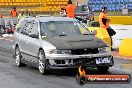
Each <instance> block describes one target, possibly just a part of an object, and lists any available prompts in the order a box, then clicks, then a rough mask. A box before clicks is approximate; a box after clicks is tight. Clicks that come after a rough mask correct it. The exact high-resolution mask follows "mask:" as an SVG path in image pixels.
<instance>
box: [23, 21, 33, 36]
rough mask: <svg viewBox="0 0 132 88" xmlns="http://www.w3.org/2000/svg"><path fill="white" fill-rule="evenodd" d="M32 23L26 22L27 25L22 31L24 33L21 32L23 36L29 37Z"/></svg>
mask: <svg viewBox="0 0 132 88" xmlns="http://www.w3.org/2000/svg"><path fill="white" fill-rule="evenodd" d="M31 26H32V25H31V22H26V23H25V25H24V27H23V29H22V31H21V33H22V34H23V35H27V36H28V35H29V32H30V29H31Z"/></svg>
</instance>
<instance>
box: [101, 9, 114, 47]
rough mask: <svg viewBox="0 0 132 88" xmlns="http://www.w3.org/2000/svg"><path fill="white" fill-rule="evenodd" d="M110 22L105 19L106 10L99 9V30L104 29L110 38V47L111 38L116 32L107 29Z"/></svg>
mask: <svg viewBox="0 0 132 88" xmlns="http://www.w3.org/2000/svg"><path fill="white" fill-rule="evenodd" d="M110 21H111V20H110V19H108V17H107V8H106V7H102V9H101V13H100V15H99V24H100V28H105V29H106V30H107V32H108V34H109V36H110V38H111V45H112V37H111V36H113V35H115V34H116V32H115V31H114V30H113V29H112V28H111V27H109V22H110Z"/></svg>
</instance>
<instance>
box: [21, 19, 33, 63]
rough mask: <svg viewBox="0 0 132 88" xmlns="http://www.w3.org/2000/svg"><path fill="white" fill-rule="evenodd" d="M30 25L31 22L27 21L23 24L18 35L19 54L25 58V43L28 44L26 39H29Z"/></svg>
mask: <svg viewBox="0 0 132 88" xmlns="http://www.w3.org/2000/svg"><path fill="white" fill-rule="evenodd" d="M30 27H31V22H29V21H27V22H26V23H25V24H23V27H22V31H21V35H20V36H19V43H20V47H21V49H20V50H21V54H22V56H23V58H24V59H25V60H26V59H28V49H27V45H28V40H29V32H30V30H29V29H30Z"/></svg>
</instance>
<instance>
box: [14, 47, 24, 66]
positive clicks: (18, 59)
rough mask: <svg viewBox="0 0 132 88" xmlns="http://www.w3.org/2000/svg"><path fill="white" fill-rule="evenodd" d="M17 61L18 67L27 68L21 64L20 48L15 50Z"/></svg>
mask: <svg viewBox="0 0 132 88" xmlns="http://www.w3.org/2000/svg"><path fill="white" fill-rule="evenodd" d="M15 61H16V65H17V66H18V67H21V66H25V64H23V63H21V53H20V49H19V47H16V48H15Z"/></svg>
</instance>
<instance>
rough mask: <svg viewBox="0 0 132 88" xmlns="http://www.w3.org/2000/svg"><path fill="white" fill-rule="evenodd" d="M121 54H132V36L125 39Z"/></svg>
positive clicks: (120, 50)
mask: <svg viewBox="0 0 132 88" xmlns="http://www.w3.org/2000/svg"><path fill="white" fill-rule="evenodd" d="M119 55H123V56H132V38H125V39H123V41H122V43H121V45H120V47H119Z"/></svg>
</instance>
